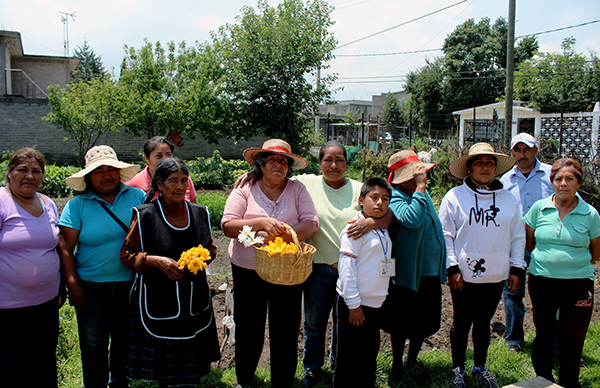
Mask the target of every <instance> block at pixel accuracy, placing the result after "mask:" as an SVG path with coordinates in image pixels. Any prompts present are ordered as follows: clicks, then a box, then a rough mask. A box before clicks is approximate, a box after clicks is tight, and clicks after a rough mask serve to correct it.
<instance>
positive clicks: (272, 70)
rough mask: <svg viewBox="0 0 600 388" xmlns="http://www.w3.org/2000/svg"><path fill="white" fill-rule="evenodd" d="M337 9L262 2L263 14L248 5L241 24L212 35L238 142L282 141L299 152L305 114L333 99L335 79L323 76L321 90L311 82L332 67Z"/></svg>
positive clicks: (294, 0)
mask: <svg viewBox="0 0 600 388" xmlns="http://www.w3.org/2000/svg"><path fill="white" fill-rule="evenodd" d="M332 9H333V8H332V7H331V6H329V5H328V4H327V3H326V2H324V1H323V0H312V1H308V2H306V3H303V1H301V0H284V1H283V2H282V3H281V4H279V5H278V6H277V7H276V8H275V7H271V6H269V5H268V2H267V0H259V2H258V12H256V11H255V10H254V9H253V8H251V7H248V6H244V7H243V8H242V10H241V12H242V14H241V15H240V16H238V17H237V19H236V20H237V23H236V24H227V25H225V26H222V27H221V28H220V29H219V31H218V32H216V33H214V34H213V42H214V45H215V50H216V51H217V52H218V53H219V54H220V55H221V58H220V59H221V60H222V65H223V68H224V69H225V71H226V74H227V82H226V84H225V93H226V95H227V96H228V97H229V98H230V101H231V109H232V114H233V121H232V122H233V129H234V131H235V134H234V135H235V136H236V137H237V138H249V137H251V136H254V135H257V134H263V135H265V136H267V137H281V138H284V139H286V140H287V141H288V142H289V143H290V144H291V145H292V147H294V149H295V150H297V151H300V150H299V149H298V146H299V144H300V143H301V140H302V137H303V124H302V122H303V114H305V115H307V116H312V113H311V112H312V111H313V110H314V108H315V107H316V105H317V104H318V103H321V102H324V101H326V100H328V99H329V97H330V95H331V85H332V83H333V81H334V79H335V77H334V76H326V77H323V78H321V81H320V84H319V87H318V88H316V87H313V86H312V85H311V84H310V82H309V81H308V80H307V78H306V75H307V74H312V75H315V74H316V72H317V69H318V68H319V67H320V68H321V69H326V68H328V67H329V65H328V64H327V62H328V61H329V60H330V59H331V58H332V50H333V49H334V48H335V46H336V44H337V42H336V40H335V39H334V37H333V34H332V33H331V32H329V31H328V28H329V27H330V26H331V25H332V24H333V22H332V20H331V19H330V14H331V11H332Z"/></svg>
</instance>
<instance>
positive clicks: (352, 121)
mask: <svg viewBox="0 0 600 388" xmlns="http://www.w3.org/2000/svg"><path fill="white" fill-rule="evenodd" d="M361 119H362V117H361V114H360V110H359V109H357V110H355V111H352V110H351V111H349V112H348V113H345V114H344V117H342V123H344V124H346V125H347V126H346V127H345V129H346V135H347V136H346V138H347V139H349V140H352V142H351V143H350V144H359V143H360V130H361V125H360V124H358V123H360V122H361ZM357 124H358V125H357ZM335 140H337V139H335Z"/></svg>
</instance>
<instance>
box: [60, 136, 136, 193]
mask: <svg viewBox="0 0 600 388" xmlns="http://www.w3.org/2000/svg"><path fill="white" fill-rule="evenodd" d="M100 166H111V167H116V168H118V169H119V174H120V175H121V182H127V181H128V180H130V179H131V178H133V177H134V176H135V174H136V173H137V172H138V171H139V169H140V166H138V165H137V164H129V163H124V162H120V161H119V159H117V154H116V152H115V150H113V149H112V148H110V147H109V146H105V145H101V146H95V147H92V148H90V149H89V151H88V152H87V153H86V154H85V168H84V169H83V170H81V171H79V172H77V173H75V174H73V175H71V176H70V177H68V178H67V179H65V182H66V183H67V184H68V185H69V186H71V187H72V188H73V190H76V191H84V190H85V186H86V185H85V176H86V175H87V174H88V173H90V172H92V171H94V170H95V169H97V168H98V167H100Z"/></svg>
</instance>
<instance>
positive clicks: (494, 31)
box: [406, 17, 538, 129]
mask: <svg viewBox="0 0 600 388" xmlns="http://www.w3.org/2000/svg"><path fill="white" fill-rule="evenodd" d="M507 40H508V24H507V22H506V20H505V19H504V18H498V19H497V20H496V21H495V22H494V24H493V25H491V24H490V19H489V18H487V17H486V18H483V19H481V20H480V21H479V22H478V23H476V22H475V20H474V19H469V20H467V21H465V22H464V23H463V24H461V25H459V26H457V27H456V28H455V29H454V31H453V32H452V33H451V34H449V35H448V36H447V37H446V39H445V41H444V45H443V47H442V51H443V53H444V55H443V56H441V57H438V58H435V59H434V60H428V61H427V62H426V65H425V66H423V67H422V68H420V69H418V70H417V71H414V72H411V73H409V77H408V80H407V83H406V90H407V91H409V92H410V93H411V99H412V100H413V102H414V105H413V106H414V108H416V111H413V122H414V121H415V120H416V122H417V123H418V124H419V125H421V126H425V125H428V123H431V125H432V128H434V129H448V128H449V127H451V126H452V124H453V120H452V115H451V112H452V111H454V110H458V109H464V108H468V107H474V106H479V105H485V104H490V103H493V102H495V101H498V100H502V99H504V89H505V85H506V52H507ZM537 49H538V43H537V40H536V39H535V38H534V37H527V38H524V39H521V40H519V41H518V42H517V45H516V47H515V66H518V64H519V63H521V62H523V61H525V60H527V59H529V58H531V57H532V56H533V54H534V53H535V52H536V51H537Z"/></svg>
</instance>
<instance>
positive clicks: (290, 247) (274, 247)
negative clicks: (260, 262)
mask: <svg viewBox="0 0 600 388" xmlns="http://www.w3.org/2000/svg"><path fill="white" fill-rule="evenodd" d="M260 249H262V250H264V251H267V252H268V253H269V257H273V256H275V255H277V254H279V255H283V254H284V253H296V252H298V246H297V245H296V244H294V243H289V244H288V243H286V242H284V241H283V239H282V238H281V237H276V238H275V241H269V244H268V245H266V246H264V247H262V248H260Z"/></svg>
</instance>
